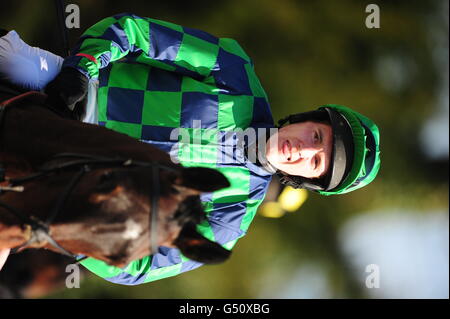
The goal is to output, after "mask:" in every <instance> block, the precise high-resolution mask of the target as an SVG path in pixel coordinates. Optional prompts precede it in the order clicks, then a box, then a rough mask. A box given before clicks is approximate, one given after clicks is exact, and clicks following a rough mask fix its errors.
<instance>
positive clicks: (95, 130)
mask: <svg viewBox="0 0 450 319" xmlns="http://www.w3.org/2000/svg"><path fill="white" fill-rule="evenodd" d="M4 120H5V121H4V123H3V128H2V129H1V131H0V147H1V148H0V155H1V154H10V155H11V154H12V155H13V156H15V157H16V158H17V157H20V158H22V159H23V160H24V161H27V162H28V163H29V164H30V165H31V166H32V167H37V166H40V165H41V164H42V163H43V162H45V161H46V160H48V159H49V158H51V157H52V156H54V155H56V154H58V153H63V152H71V153H83V154H91V155H103V156H112V157H117V156H120V157H125V158H133V159H135V160H141V161H155V160H156V161H158V162H165V163H167V164H168V165H171V166H172V164H171V161H170V157H169V155H168V154H166V153H165V152H163V151H161V150H158V149H157V148H155V147H154V146H152V145H149V144H146V143H142V142H140V141H138V140H136V139H134V138H132V137H129V136H127V135H125V134H121V133H118V132H114V131H112V130H110V129H107V128H105V127H101V126H98V125H91V124H86V123H82V122H78V121H74V120H69V119H63V118H61V117H59V116H57V115H56V114H54V113H53V112H51V111H49V110H48V109H45V108H43V107H41V106H37V105H30V106H21V107H13V108H11V109H9V110H8V111H7V114H6V117H5V119H4ZM173 166H175V164H173Z"/></svg>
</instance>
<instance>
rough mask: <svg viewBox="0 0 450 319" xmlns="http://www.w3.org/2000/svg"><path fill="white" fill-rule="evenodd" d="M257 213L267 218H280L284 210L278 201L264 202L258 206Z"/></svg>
mask: <svg viewBox="0 0 450 319" xmlns="http://www.w3.org/2000/svg"><path fill="white" fill-rule="evenodd" d="M259 214H260V215H261V216H264V217H269V218H280V217H281V216H283V215H284V214H285V211H284V210H283V208H281V205H280V203H278V202H265V203H263V204H262V205H261V207H260V208H259Z"/></svg>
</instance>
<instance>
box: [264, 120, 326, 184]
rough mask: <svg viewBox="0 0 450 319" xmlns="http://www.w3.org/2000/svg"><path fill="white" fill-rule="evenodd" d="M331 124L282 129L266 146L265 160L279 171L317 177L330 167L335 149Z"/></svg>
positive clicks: (294, 125)
mask: <svg viewBox="0 0 450 319" xmlns="http://www.w3.org/2000/svg"><path fill="white" fill-rule="evenodd" d="M332 143H333V136H332V129H331V126H330V125H329V124H324V123H318V122H311V121H308V122H301V123H294V124H290V125H287V126H283V127H282V128H280V129H279V130H278V132H277V133H275V134H273V135H272V136H271V137H270V138H269V139H268V141H267V144H266V157H267V159H268V161H269V162H270V163H271V164H272V165H273V166H275V167H276V168H277V169H279V170H281V171H283V172H285V173H287V174H289V175H296V176H303V177H305V178H316V177H320V176H322V175H324V174H325V173H326V172H327V170H328V167H329V166H330V159H331V152H332V149H333V144H332Z"/></svg>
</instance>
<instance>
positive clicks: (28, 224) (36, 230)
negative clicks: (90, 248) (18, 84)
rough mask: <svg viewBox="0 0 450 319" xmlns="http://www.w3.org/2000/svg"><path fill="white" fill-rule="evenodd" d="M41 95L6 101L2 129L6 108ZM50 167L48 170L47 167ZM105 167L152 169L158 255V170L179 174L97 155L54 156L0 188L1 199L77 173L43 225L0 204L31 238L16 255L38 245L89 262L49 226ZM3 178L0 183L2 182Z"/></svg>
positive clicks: (155, 165) (152, 241) (153, 243)
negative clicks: (70, 172) (53, 177)
mask: <svg viewBox="0 0 450 319" xmlns="http://www.w3.org/2000/svg"><path fill="white" fill-rule="evenodd" d="M35 94H40V95H42V94H41V93H38V92H27V93H24V94H22V95H19V96H17V97H14V98H12V99H10V100H7V101H4V102H3V103H1V104H0V129H1V126H2V122H3V117H4V113H5V109H6V107H7V106H10V105H13V104H15V102H16V101H18V100H21V99H25V98H27V97H28V96H30V95H35ZM59 159H67V161H63V162H61V163H59V164H57V165H46V164H48V163H49V162H51V161H54V160H59ZM46 166H48V167H46ZM93 166H100V167H101V168H104V167H105V166H106V167H151V168H152V192H151V194H150V201H151V218H149V220H151V225H150V245H151V249H152V252H153V253H155V252H156V251H157V249H158V244H157V233H156V229H157V216H158V199H159V197H160V185H159V180H158V176H159V170H160V169H165V170H168V171H172V172H176V171H177V170H176V169H175V168H173V167H170V166H168V165H164V164H161V163H158V162H155V161H152V162H144V161H135V160H133V159H123V158H108V157H103V156H98V155H88V154H78V153H61V154H57V155H55V156H54V157H53V158H51V159H50V160H49V161H47V162H46V163H44V165H43V168H41V169H40V170H39V171H38V172H36V173H33V174H31V175H28V176H25V177H20V178H15V179H8V180H7V181H8V182H9V185H7V186H0V195H1V194H2V193H4V192H7V191H10V192H11V191H15V192H22V191H24V189H25V187H24V186H23V185H22V184H24V183H26V182H29V181H33V180H36V179H39V178H41V177H44V176H49V175H51V174H53V173H57V172H62V171H67V170H73V169H78V171H77V172H76V173H75V175H74V176H73V177H72V179H71V180H70V182H69V183H68V184H67V187H66V188H65V189H64V191H63V192H62V194H61V196H60V197H59V198H58V199H57V200H56V203H55V205H54V206H53V208H52V210H51V212H50V215H49V216H48V217H47V219H46V220H45V221H42V220H40V219H38V218H36V217H34V216H30V217H29V216H26V215H25V214H23V213H22V212H20V211H18V210H17V209H15V208H14V207H11V206H9V205H8V204H6V203H4V202H2V201H0V207H3V208H5V209H6V210H7V211H8V212H10V213H11V214H12V215H14V216H15V217H16V218H18V219H19V220H20V222H21V223H22V228H25V230H26V232H27V233H28V234H29V239H28V241H27V242H26V243H24V244H22V245H21V246H19V247H16V248H14V250H15V251H17V250H19V249H20V248H24V247H26V246H29V245H32V244H35V243H45V242H48V243H49V244H50V245H52V246H53V247H54V248H56V249H57V250H58V251H59V252H60V253H61V254H63V255H66V256H69V257H71V258H73V259H75V260H76V262H80V261H81V260H83V259H85V258H87V257H88V256H85V257H83V258H81V259H80V258H78V256H77V255H75V254H73V253H71V252H69V251H67V250H66V249H64V248H63V247H61V246H60V245H59V244H58V243H57V242H56V241H55V240H54V239H53V238H52V237H51V235H50V225H51V223H52V222H53V221H54V219H55V218H56V217H57V216H58V215H59V214H60V212H61V211H62V210H63V208H64V205H65V203H66V202H67V200H68V198H69V196H70V195H71V194H72V192H73V190H74V189H75V187H76V186H77V185H78V182H79V181H80V180H81V178H82V177H83V175H84V174H85V173H87V172H89V171H92V170H95V169H99V167H95V168H94V167H93ZM2 173H3V174H4V170H3V167H2V166H1V163H0V174H2ZM1 177H2V176H0V182H2V181H3V179H1Z"/></svg>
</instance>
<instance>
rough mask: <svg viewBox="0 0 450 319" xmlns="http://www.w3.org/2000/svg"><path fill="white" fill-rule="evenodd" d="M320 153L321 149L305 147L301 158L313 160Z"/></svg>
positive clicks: (301, 151)
mask: <svg viewBox="0 0 450 319" xmlns="http://www.w3.org/2000/svg"><path fill="white" fill-rule="evenodd" d="M318 152H319V149H317V148H313V147H305V148H302V149H301V150H300V157H301V158H311V157H313V156H315V155H316V154H317V153H318Z"/></svg>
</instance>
